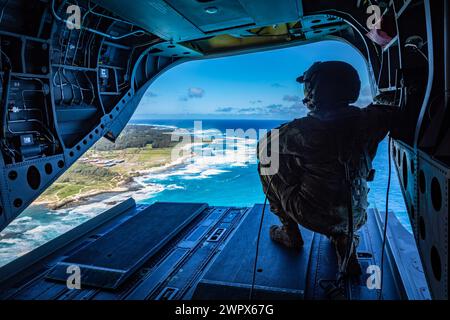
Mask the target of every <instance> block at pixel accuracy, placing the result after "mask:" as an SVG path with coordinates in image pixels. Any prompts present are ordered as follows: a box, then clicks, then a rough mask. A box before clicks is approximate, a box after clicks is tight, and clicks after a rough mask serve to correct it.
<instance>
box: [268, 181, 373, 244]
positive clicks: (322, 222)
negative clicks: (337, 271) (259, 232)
mask: <svg viewBox="0 0 450 320" xmlns="http://www.w3.org/2000/svg"><path fill="white" fill-rule="evenodd" d="M260 178H261V182H262V186H263V191H264V193H265V194H266V195H267V198H268V200H269V204H270V209H271V211H272V212H273V213H274V214H276V215H277V216H278V218H279V219H280V221H281V223H282V224H283V225H292V224H300V225H301V226H303V227H305V228H307V229H309V230H311V231H314V232H318V233H321V234H323V235H325V236H327V237H329V238H332V239H333V238H339V237H341V236H346V235H347V233H348V209H347V206H346V205H342V206H335V207H331V208H328V210H324V209H323V208H317V206H315V205H314V202H315V203H317V201H319V202H320V199H314V201H311V200H312V199H311V197H312V196H311V195H310V194H308V193H307V192H305V186H302V185H301V184H298V185H286V184H285V183H284V182H283V179H280V177H279V175H278V174H276V175H274V176H264V175H260ZM269 183H271V187H270V190H269ZM367 193H368V188H367V183H366V181H365V180H364V181H363V183H361V184H360V187H359V190H356V192H355V191H354V192H352V194H353V226H354V230H355V231H356V230H358V229H360V228H361V227H362V226H363V225H364V224H365V223H366V221H367V212H366V209H367V205H368V203H367ZM323 196H324V197H326V196H327V195H326V194H324V195H323Z"/></svg>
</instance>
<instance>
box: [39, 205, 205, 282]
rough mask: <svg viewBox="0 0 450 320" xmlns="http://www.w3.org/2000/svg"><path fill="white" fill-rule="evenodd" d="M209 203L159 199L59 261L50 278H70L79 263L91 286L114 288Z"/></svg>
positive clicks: (84, 278)
mask: <svg viewBox="0 0 450 320" xmlns="http://www.w3.org/2000/svg"><path fill="white" fill-rule="evenodd" d="M206 208H207V205H206V204H202V203H161V202H159V203H155V204H153V205H151V206H149V207H148V208H147V209H145V210H143V211H142V212H140V213H138V214H137V215H136V216H134V217H132V218H130V219H129V220H127V221H125V222H124V223H122V224H121V225H119V226H118V227H117V228H115V229H114V230H112V231H111V232H109V233H107V234H105V235H103V236H102V237H100V238H99V239H97V240H95V241H93V242H92V243H90V244H89V245H87V246H86V247H84V248H82V249H80V250H78V251H76V252H75V253H73V254H72V255H70V256H69V257H67V258H65V259H64V260H62V261H61V262H59V263H58V264H57V265H56V266H55V267H54V268H53V269H52V270H51V271H50V273H49V274H48V275H47V279H51V280H57V281H62V282H66V280H67V277H68V274H67V269H68V267H69V266H78V267H79V268H80V269H81V273H82V275H83V284H84V285H87V286H93V287H100V288H109V289H114V288H117V287H118V286H119V285H121V284H122V283H123V282H124V281H125V280H126V279H127V278H128V277H129V276H130V275H131V274H132V273H133V272H134V271H135V270H136V269H137V268H139V267H140V266H141V265H142V264H143V263H144V262H145V261H146V260H147V259H149V258H150V257H151V256H152V255H153V254H154V253H156V252H157V251H158V250H159V249H160V248H161V247H162V246H163V245H164V244H165V243H167V242H168V241H170V240H171V239H172V238H173V237H174V236H176V235H177V233H178V232H179V231H180V230H181V229H183V228H184V227H185V226H186V225H187V224H188V223H189V222H191V221H192V220H193V219H194V218H195V217H197V216H198V215H199V214H200V213H201V212H202V211H203V210H204V209H206Z"/></svg>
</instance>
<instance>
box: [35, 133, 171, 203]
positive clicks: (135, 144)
mask: <svg viewBox="0 0 450 320" xmlns="http://www.w3.org/2000/svg"><path fill="white" fill-rule="evenodd" d="M169 133H170V130H169V131H162V130H158V129H154V128H152V127H149V126H127V127H126V128H125V129H124V131H123V133H122V134H121V135H120V136H119V137H118V139H117V141H116V142H115V143H112V142H110V141H107V140H106V139H104V138H102V140H100V141H99V142H98V143H97V144H96V145H95V146H94V147H93V148H92V149H91V150H89V151H88V152H87V153H86V154H85V156H84V157H83V158H81V159H79V160H78V161H77V162H76V163H75V164H74V165H73V166H72V167H71V168H70V169H69V170H68V171H67V172H66V173H65V174H64V175H62V176H61V177H60V178H59V179H58V180H57V181H56V182H55V183H54V184H53V185H52V186H51V187H50V188H49V189H47V191H46V192H45V193H44V194H43V195H42V196H41V197H40V198H39V199H38V201H37V202H38V203H45V204H47V205H49V207H50V208H53V209H56V208H59V207H61V206H64V205H66V204H68V203H71V202H74V201H80V200H83V199H85V198H88V197H90V196H93V195H96V194H100V193H105V192H123V191H127V190H129V189H130V188H131V187H132V184H133V177H135V176H138V175H140V174H141V173H142V172H143V171H146V170H149V169H152V168H155V167H160V166H163V165H166V164H168V163H170V160H171V151H172V147H173V146H174V143H173V142H171V141H170V134H169Z"/></svg>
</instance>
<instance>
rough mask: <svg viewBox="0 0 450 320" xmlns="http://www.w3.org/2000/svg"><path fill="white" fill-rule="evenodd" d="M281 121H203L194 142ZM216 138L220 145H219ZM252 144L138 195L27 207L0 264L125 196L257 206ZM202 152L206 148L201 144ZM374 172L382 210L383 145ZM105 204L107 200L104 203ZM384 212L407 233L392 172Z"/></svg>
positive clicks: (199, 162) (1, 240) (160, 177)
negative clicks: (54, 206)
mask: <svg viewBox="0 0 450 320" xmlns="http://www.w3.org/2000/svg"><path fill="white" fill-rule="evenodd" d="M283 122H284V121H274V120H204V121H203V122H202V131H201V132H196V133H195V134H196V136H198V137H206V138H208V137H209V136H210V135H211V134H215V136H216V138H218V140H217V141H223V142H227V141H228V140H226V139H224V136H223V133H225V130H226V129H238V128H239V129H243V130H244V131H246V130H247V129H252V128H253V129H256V130H259V129H271V128H274V127H276V126H279V125H280V124H282V123H283ZM131 123H133V124H148V125H156V126H161V128H162V129H164V128H167V127H170V128H178V129H187V130H189V131H190V132H191V133H192V128H193V126H194V122H193V120H139V121H137V120H136V121H131ZM221 139H222V140H221ZM256 141H257V140H256V139H249V140H246V141H237V142H236V144H235V145H234V148H233V150H234V151H235V152H232V153H231V154H228V153H226V152H220V150H219V151H217V150H215V149H214V150H211V152H210V154H209V155H208V156H206V157H199V156H194V157H192V158H191V160H190V161H188V162H184V163H182V164H179V165H176V166H173V167H171V168H169V169H164V170H157V171H155V172H151V173H148V174H147V175H146V176H144V177H141V178H139V179H138V182H139V183H141V184H142V186H143V188H142V189H141V190H140V191H138V192H133V193H130V192H128V193H124V194H120V195H116V196H114V197H111V198H109V199H105V198H98V199H96V201H93V202H91V203H87V204H85V205H80V206H77V207H74V208H65V209H61V210H57V211H49V210H47V209H45V208H43V207H39V206H31V207H30V208H29V209H27V210H26V211H25V212H24V213H23V214H22V215H21V216H20V217H19V218H18V219H16V220H15V221H14V222H13V223H12V224H11V225H10V226H9V227H8V228H6V229H5V230H4V231H2V232H1V233H0V265H3V264H5V263H7V262H9V261H11V260H13V259H14V258H16V257H18V256H20V255H22V254H25V253H26V252H29V251H30V250H32V249H34V248H36V247H38V246H40V245H42V244H44V243H45V242H47V241H49V240H51V239H53V238H55V237H57V236H58V235H60V234H62V233H64V232H66V231H68V230H70V229H72V228H74V227H75V226H77V225H79V224H81V223H83V222H85V221H87V220H88V219H90V218H93V217H95V216H96V215H98V214H99V213H101V212H103V211H105V210H106V209H108V208H109V207H111V202H112V201H115V202H117V201H121V200H124V199H126V198H128V197H130V196H132V197H134V198H135V199H136V200H137V202H139V203H146V204H151V203H153V202H155V201H174V202H206V203H208V204H210V205H215V206H221V205H223V206H244V207H246V206H252V205H253V204H254V203H262V202H263V201H264V194H263V192H262V189H261V185H260V181H259V177H258V174H257V170H256V158H255V147H256ZM203 147H205V149H208V145H207V144H203ZM374 167H375V169H376V170H377V174H376V178H375V181H374V182H372V183H370V188H371V191H370V193H369V202H370V205H371V206H372V207H377V208H379V209H380V210H382V211H384V210H385V209H384V208H385V196H386V186H387V177H388V174H387V173H388V171H387V167H388V153H387V140H385V141H383V142H382V143H381V144H380V146H379V150H378V154H377V157H376V159H375V161H374ZM106 200H107V201H106ZM389 209H390V210H392V211H394V212H395V214H396V215H397V217H398V218H399V219H400V221H401V222H402V223H403V224H404V225H405V226H406V228H407V229H408V230H411V228H410V225H409V222H408V217H407V214H406V209H405V204H404V201H403V197H402V194H401V190H400V186H399V183H398V179H397V174H396V172H395V170H394V169H393V172H392V185H391V191H390V201H389Z"/></svg>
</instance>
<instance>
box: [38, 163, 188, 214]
mask: <svg viewBox="0 0 450 320" xmlns="http://www.w3.org/2000/svg"><path fill="white" fill-rule="evenodd" d="M193 156H194V154H190V155H188V156H184V157H180V158H179V159H176V160H173V161H171V162H168V163H165V164H163V165H161V166H158V167H154V168H151V169H147V170H141V171H137V172H133V173H132V174H130V176H129V177H128V179H127V180H128V181H127V180H124V181H121V182H119V183H118V186H117V187H116V188H113V189H110V190H91V191H89V192H86V193H81V194H79V195H76V196H74V197H70V198H67V199H63V200H61V201H39V199H38V200H36V201H35V202H33V203H32V205H31V206H43V207H45V208H46V209H48V210H52V211H56V210H60V209H67V208H73V207H75V206H79V205H87V204H89V203H90V202H92V201H95V198H98V197H100V196H104V195H109V194H111V195H112V196H115V195H119V194H124V193H127V192H136V191H140V190H142V189H144V188H145V186H144V185H143V184H141V183H139V182H138V181H137V180H138V179H140V178H143V177H146V176H148V175H150V174H152V173H164V172H165V171H168V170H171V169H173V168H174V167H176V166H179V165H183V164H185V163H186V162H187V161H188V160H189V159H192V157H193ZM103 201H104V202H105V203H108V200H107V199H106V200H103ZM112 202H114V203H116V201H111V203H112Z"/></svg>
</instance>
